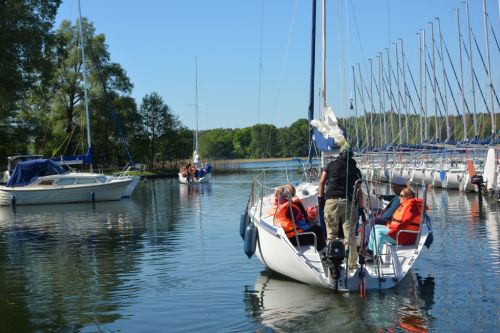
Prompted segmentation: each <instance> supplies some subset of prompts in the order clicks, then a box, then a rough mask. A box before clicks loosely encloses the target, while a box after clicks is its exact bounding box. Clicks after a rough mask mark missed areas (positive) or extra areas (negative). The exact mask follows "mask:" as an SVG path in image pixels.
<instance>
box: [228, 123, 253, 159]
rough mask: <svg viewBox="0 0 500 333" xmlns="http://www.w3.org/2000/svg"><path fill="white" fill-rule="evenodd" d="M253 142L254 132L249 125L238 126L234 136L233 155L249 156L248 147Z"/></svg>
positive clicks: (239, 156) (238, 156)
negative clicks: (252, 132)
mask: <svg viewBox="0 0 500 333" xmlns="http://www.w3.org/2000/svg"><path fill="white" fill-rule="evenodd" d="M251 142H252V134H251V130H250V128H249V127H245V128H237V129H236V130H235V131H234V136H233V154H232V155H233V156H234V157H236V158H248V157H249V156H250V154H249V151H248V148H249V146H250V143H251Z"/></svg>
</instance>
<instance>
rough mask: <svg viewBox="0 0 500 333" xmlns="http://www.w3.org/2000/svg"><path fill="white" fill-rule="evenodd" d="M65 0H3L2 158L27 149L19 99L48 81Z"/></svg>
mask: <svg viewBox="0 0 500 333" xmlns="http://www.w3.org/2000/svg"><path fill="white" fill-rule="evenodd" d="M60 3H61V0H46V1H38V0H4V1H1V2H0V49H1V50H2V51H1V52H0V73H1V74H0V142H2V145H1V146H0V159H1V161H2V163H3V161H5V157H6V155H9V154H13V153H14V152H24V151H25V149H26V146H27V142H28V140H27V135H26V133H25V132H24V131H23V129H22V128H21V127H20V126H19V125H18V124H17V122H16V117H17V111H18V108H19V103H21V102H23V100H24V97H25V96H26V94H27V92H28V91H29V90H30V89H32V88H33V87H36V86H37V85H41V84H44V82H45V81H46V79H47V77H48V76H49V74H50V71H51V62H50V57H48V56H47V55H46V53H47V50H49V49H50V47H51V45H52V42H53V34H52V32H51V29H52V26H53V22H54V19H55V16H56V13H57V8H58V7H59V4H60Z"/></svg>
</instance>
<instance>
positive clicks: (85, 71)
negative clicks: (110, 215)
mask: <svg viewBox="0 0 500 333" xmlns="http://www.w3.org/2000/svg"><path fill="white" fill-rule="evenodd" d="M78 22H79V28H80V29H79V30H80V41H81V50H82V71H83V94H84V100H85V119H86V123H87V144H88V150H89V153H90V154H91V156H92V141H91V139H90V117H89V102H88V96H87V67H86V65H85V49H84V46H83V44H84V43H83V28H82V10H81V6H80V0H78ZM89 167H90V172H93V167H92V159H91V160H90V163H89Z"/></svg>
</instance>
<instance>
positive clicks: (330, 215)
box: [318, 143, 363, 269]
mask: <svg viewBox="0 0 500 333" xmlns="http://www.w3.org/2000/svg"><path fill="white" fill-rule="evenodd" d="M352 157H353V152H352V150H351V148H350V146H349V145H348V144H347V143H346V144H344V145H343V146H342V147H341V148H340V153H339V156H338V157H337V158H336V159H335V160H333V161H331V162H330V163H328V165H327V166H326V168H324V169H323V173H322V174H321V178H320V181H319V191H318V193H319V195H318V203H319V204H320V205H321V204H322V203H323V202H324V205H325V208H324V210H323V211H324V217H325V224H326V233H327V241H333V240H334V239H337V238H338V232H339V225H340V221H342V227H343V231H344V244H346V245H347V244H349V243H351V244H352V245H353V246H351V247H349V260H348V265H349V269H356V268H357V260H358V253H357V252H358V251H357V248H356V241H355V233H354V232H352V233H351V232H350V231H351V228H355V223H356V221H354V219H351V202H352V200H353V199H354V200H357V202H358V204H359V207H362V205H363V204H362V202H363V200H362V199H363V198H362V194H361V191H357V193H358V195H357V197H356V198H353V192H354V185H355V183H356V181H357V180H358V179H361V171H360V170H359V169H358V167H357V166H356V161H355V160H354V159H353V158H352ZM325 185H326V189H325ZM347 239H349V240H348V241H347Z"/></svg>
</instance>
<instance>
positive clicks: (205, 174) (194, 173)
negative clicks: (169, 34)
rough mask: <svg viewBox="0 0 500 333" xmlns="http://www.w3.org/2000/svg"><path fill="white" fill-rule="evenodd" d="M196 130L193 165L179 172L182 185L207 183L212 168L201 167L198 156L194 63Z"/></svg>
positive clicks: (209, 166) (208, 165)
mask: <svg viewBox="0 0 500 333" xmlns="http://www.w3.org/2000/svg"><path fill="white" fill-rule="evenodd" d="M195 81H196V98H195V101H196V103H195V114H196V130H195V134H194V152H193V164H192V165H189V166H187V167H183V168H182V169H181V171H180V172H179V181H180V182H181V183H182V184H198V183H208V182H210V178H211V177H212V166H211V165H210V164H208V163H205V165H202V163H201V161H200V156H199V155H198V62H196V80H195Z"/></svg>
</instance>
